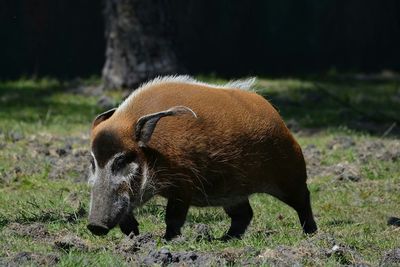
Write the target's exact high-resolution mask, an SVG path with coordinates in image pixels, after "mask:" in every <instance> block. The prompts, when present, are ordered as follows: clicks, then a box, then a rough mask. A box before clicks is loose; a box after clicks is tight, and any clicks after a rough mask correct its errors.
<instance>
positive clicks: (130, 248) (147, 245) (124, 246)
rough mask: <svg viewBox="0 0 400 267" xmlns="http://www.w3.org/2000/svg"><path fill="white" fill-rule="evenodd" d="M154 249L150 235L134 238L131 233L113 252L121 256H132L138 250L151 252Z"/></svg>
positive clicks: (154, 242) (152, 238) (153, 242)
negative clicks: (121, 254)
mask: <svg viewBox="0 0 400 267" xmlns="http://www.w3.org/2000/svg"><path fill="white" fill-rule="evenodd" d="M155 247H156V241H155V238H154V236H153V234H151V233H146V234H143V235H137V236H135V235H134V234H133V233H132V234H130V235H129V236H127V237H125V238H124V239H123V240H122V241H121V243H120V244H118V245H117V247H116V248H115V250H116V251H117V252H119V253H123V254H134V253H136V252H138V251H139V250H151V249H154V248H155Z"/></svg>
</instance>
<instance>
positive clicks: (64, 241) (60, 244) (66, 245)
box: [54, 234, 89, 251]
mask: <svg viewBox="0 0 400 267" xmlns="http://www.w3.org/2000/svg"><path fill="white" fill-rule="evenodd" d="M54 246H55V247H56V248H57V249H61V250H63V251H70V250H71V249H74V250H82V251H88V250H89V246H88V245H87V244H86V242H85V241H84V240H82V239H81V238H79V237H78V236H75V235H72V234H68V235H65V236H62V237H60V238H58V239H57V240H56V241H54Z"/></svg>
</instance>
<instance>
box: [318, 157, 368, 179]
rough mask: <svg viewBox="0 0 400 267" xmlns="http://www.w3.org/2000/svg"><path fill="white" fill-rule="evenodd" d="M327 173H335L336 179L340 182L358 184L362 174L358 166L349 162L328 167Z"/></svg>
mask: <svg viewBox="0 0 400 267" xmlns="http://www.w3.org/2000/svg"><path fill="white" fill-rule="evenodd" d="M325 172H327V174H330V173H333V174H334V176H335V179H337V180H339V181H353V182H358V181H360V180H361V172H360V169H359V167H358V165H356V164H351V163H348V162H343V163H338V164H336V165H334V166H332V167H328V168H327V169H326V170H325Z"/></svg>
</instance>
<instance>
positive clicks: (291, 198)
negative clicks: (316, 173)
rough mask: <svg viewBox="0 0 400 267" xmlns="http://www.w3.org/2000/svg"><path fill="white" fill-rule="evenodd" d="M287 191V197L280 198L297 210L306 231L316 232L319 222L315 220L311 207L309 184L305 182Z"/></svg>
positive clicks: (307, 232) (309, 232) (308, 232)
mask: <svg viewBox="0 0 400 267" xmlns="http://www.w3.org/2000/svg"><path fill="white" fill-rule="evenodd" d="M286 193H287V194H286V197H278V198H279V199H281V200H282V201H283V202H285V203H286V204H288V205H289V206H291V207H293V208H294V209H295V210H296V212H297V215H298V216H299V220H300V224H301V226H302V227H303V231H304V233H305V234H312V233H314V232H316V231H317V224H316V223H315V221H314V216H313V212H312V209H311V201H310V192H309V191H308V188H307V184H306V183H304V184H302V185H300V186H298V187H295V188H294V190H292V191H291V192H286Z"/></svg>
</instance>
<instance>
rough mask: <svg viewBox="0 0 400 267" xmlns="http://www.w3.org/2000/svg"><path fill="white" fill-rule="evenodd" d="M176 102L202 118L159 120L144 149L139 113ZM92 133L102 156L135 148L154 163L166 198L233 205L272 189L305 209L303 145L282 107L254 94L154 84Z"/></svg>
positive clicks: (103, 158)
mask: <svg viewBox="0 0 400 267" xmlns="http://www.w3.org/2000/svg"><path fill="white" fill-rule="evenodd" d="M173 106H186V107H189V108H190V109H192V110H193V111H194V112H195V113H196V114H197V118H195V117H194V116H190V115H184V116H178V117H165V118H162V119H160V121H159V122H158V123H157V126H156V128H155V130H154V133H153V135H152V137H151V139H150V141H149V142H148V144H147V147H146V148H141V147H139V146H138V144H137V142H136V141H135V138H134V135H135V133H134V129H135V123H136V122H137V121H138V119H139V118H140V117H142V116H144V115H147V114H151V113H155V112H159V111H163V110H167V109H169V108H171V107H173ZM110 133H112V134H110ZM110 136H112V137H110ZM91 139H92V147H93V150H94V154H95V155H96V158H97V157H99V158H101V161H104V162H106V161H107V158H109V157H110V156H112V154H114V153H116V152H117V151H134V152H136V153H137V155H138V159H140V161H142V162H146V163H147V165H148V166H149V168H150V170H149V172H150V174H151V180H150V181H148V182H149V183H151V185H152V186H153V187H154V189H155V193H157V194H159V195H162V196H164V197H166V198H171V197H174V196H177V195H178V196H179V198H180V200H181V201H183V202H188V203H189V204H190V205H196V206H224V207H228V206H233V205H234V204H235V203H241V202H243V200H246V199H247V197H248V196H249V195H250V194H252V193H268V194H271V195H273V196H275V197H277V198H278V199H280V200H282V201H284V202H286V203H287V204H289V205H290V206H292V207H294V208H295V209H296V210H297V211H298V212H299V210H300V209H303V208H304V209H307V208H306V206H307V203H306V202H307V200H305V199H308V190H307V187H306V177H307V175H306V168H305V162H304V159H303V155H302V151H301V148H300V146H299V145H298V144H297V142H296V141H295V139H294V138H293V136H292V135H291V133H290V132H289V130H288V128H287V127H286V126H285V124H284V122H283V121H282V119H281V117H280V116H279V114H278V112H277V111H276V110H275V109H274V108H273V107H272V106H271V104H270V103H269V102H268V101H266V100H265V99H264V98H263V97H261V96H260V95H258V94H256V93H252V92H248V91H242V90H236V89H216V88H212V87H210V86H206V85H199V84H189V83H179V82H165V83H160V84H154V85H151V88H149V89H147V90H143V91H142V92H140V93H138V94H137V95H136V96H135V97H134V98H133V99H132V101H131V102H129V103H128V105H127V106H126V107H125V108H124V109H123V110H117V111H116V112H115V113H114V114H113V115H112V116H111V117H110V118H108V119H106V120H104V121H102V122H101V123H98V125H95V126H94V128H93V130H92V136H91ZM114 144H115V145H114ZM102 164H105V163H102ZM308 202H309V200H308ZM167 210H168V208H167ZM305 213H307V214H308V213H311V208H310V211H309V212H308V211H307V212H305ZM228 214H229V213H228ZM299 216H300V217H301V215H300V214H299ZM304 216H306V217H309V216H310V215H309V214H308V215H304ZM311 217H312V213H311ZM250 219H251V217H250ZM300 220H301V218H300ZM306 220H307V219H306ZM302 223H303V224H304V222H302Z"/></svg>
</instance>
